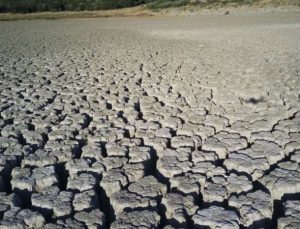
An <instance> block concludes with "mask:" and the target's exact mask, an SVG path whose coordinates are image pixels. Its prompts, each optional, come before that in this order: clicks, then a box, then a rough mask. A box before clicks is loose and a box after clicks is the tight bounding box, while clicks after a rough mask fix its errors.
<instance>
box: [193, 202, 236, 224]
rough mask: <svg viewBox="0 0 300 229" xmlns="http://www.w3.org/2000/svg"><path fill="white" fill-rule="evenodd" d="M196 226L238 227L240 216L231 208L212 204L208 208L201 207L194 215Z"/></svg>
mask: <svg viewBox="0 0 300 229" xmlns="http://www.w3.org/2000/svg"><path fill="white" fill-rule="evenodd" d="M192 220H193V222H194V228H199V229H200V228H203V227H205V226H206V227H209V228H212V229H218V228H225V229H235V228H236V229H238V228H240V227H239V223H240V220H239V217H238V215H237V214H236V213H235V212H234V211H231V210H226V209H224V208H222V207H218V206H211V207H209V208H206V209H200V210H198V211H197V212H196V214H194V215H193V217H192Z"/></svg>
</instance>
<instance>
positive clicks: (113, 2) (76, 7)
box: [0, 0, 154, 13]
mask: <svg viewBox="0 0 300 229" xmlns="http://www.w3.org/2000/svg"><path fill="white" fill-rule="evenodd" d="M148 2H151V0H0V12H2V13H3V12H14V13H32V12H43V11H54V12H56V11H81V10H105V9H118V8H124V7H132V6H137V5H141V4H145V3H148ZM152 2H154V1H152Z"/></svg>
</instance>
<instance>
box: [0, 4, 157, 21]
mask: <svg viewBox="0 0 300 229" xmlns="http://www.w3.org/2000/svg"><path fill="white" fill-rule="evenodd" d="M154 14H155V13H154V12H152V11H151V10H150V9H148V8H146V7H145V6H138V7H131V8H124V9H116V10H99V11H79V12H74V11H64V12H41V13H29V14H12V13H2V14H0V21H12V20H32V19H49V20H50V19H67V18H101V17H129V16H131V17H135V16H153V15H154Z"/></svg>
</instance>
